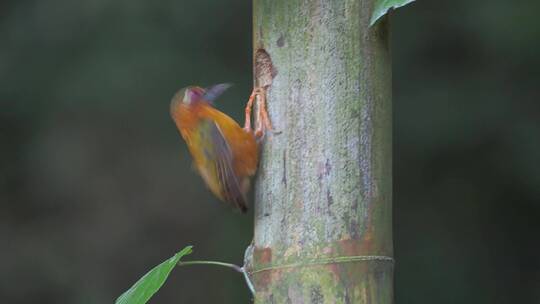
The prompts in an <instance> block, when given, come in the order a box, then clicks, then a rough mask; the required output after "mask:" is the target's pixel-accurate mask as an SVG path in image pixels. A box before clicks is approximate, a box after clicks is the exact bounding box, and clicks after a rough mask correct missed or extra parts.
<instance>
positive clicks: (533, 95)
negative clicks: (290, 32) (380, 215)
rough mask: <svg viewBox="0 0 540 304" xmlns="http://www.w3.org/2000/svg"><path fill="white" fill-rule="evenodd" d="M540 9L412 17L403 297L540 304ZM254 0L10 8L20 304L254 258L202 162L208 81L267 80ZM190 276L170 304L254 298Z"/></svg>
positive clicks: (0, 161) (231, 283)
mask: <svg viewBox="0 0 540 304" xmlns="http://www.w3.org/2000/svg"><path fill="white" fill-rule="evenodd" d="M539 11H540V1H535V0H530V1H525V0H521V1H520V0H514V1H504V0H493V1H487V0H484V1H466V0H459V1H420V2H417V3H415V4H413V5H411V6H409V7H406V8H404V9H401V10H399V11H398V12H396V13H395V14H394V15H393V18H392V28H393V34H392V45H393V56H394V66H393V68H394V189H395V191H394V211H395V212H394V227H395V228H394V231H395V253H396V259H397V265H396V276H395V278H396V280H395V281H396V300H397V303H415V304H417V303H540V262H539V258H538V256H539V248H540V244H539V236H538V233H539V231H540V229H539V228H540V167H539V164H540V103H539V102H540V77H539V71H540V56H539V55H540V19H539V18H538V12H539ZM250 18H251V4H250V1H241V0H234V1H210V0H191V1H178V0H175V1H173V0H161V1H143V0H129V1H128V0H118V1H110V0H81V1H71V0H50V1H44V0H42V1H38V0H28V1H22V0H11V1H5V0H3V1H1V2H0V202H1V204H0V240H1V244H2V245H1V250H0V302H1V303H111V302H113V300H114V299H115V298H116V297H117V296H118V295H119V294H120V293H121V292H122V291H124V290H125V289H126V288H128V287H129V286H130V285H131V284H132V283H133V282H134V281H135V280H136V279H137V278H138V277H140V276H141V275H142V274H143V273H144V272H146V271H147V270H148V269H149V268H151V267H153V266H154V265H156V264H158V263H159V262H160V261H162V260H164V259H165V258H168V257H169V256H171V255H172V254H173V253H174V252H175V251H176V250H178V249H180V248H182V247H183V246H184V245H187V244H193V245H195V253H194V254H193V256H192V258H201V259H203V258H204V259H218V260H223V261H230V262H235V263H241V262H242V256H243V251H244V249H245V247H246V246H247V245H248V244H249V242H250V241H251V235H252V219H251V215H248V216H243V215H240V214H238V213H233V212H231V211H230V210H229V209H228V208H226V207H225V206H224V205H223V204H220V203H218V202H217V201H216V199H214V197H213V196H212V195H211V194H210V193H209V192H208V191H207V190H206V189H205V188H204V186H203V183H202V181H201V179H200V178H199V177H198V176H197V175H196V174H195V173H194V172H193V170H191V168H190V162H191V160H190V158H189V156H188V154H187V150H186V147H185V144H184V143H183V142H182V141H181V140H180V137H179V135H178V134H177V131H176V129H175V127H174V125H173V123H172V121H171V120H170V118H169V114H168V106H169V100H170V98H171V96H172V95H173V94H174V92H175V91H176V90H177V89H179V88H181V87H183V86H186V85H188V84H201V85H209V84H213V83H218V82H233V83H235V84H236V86H235V87H233V88H232V89H231V90H230V92H228V93H226V95H224V97H223V98H222V99H221V100H220V101H219V102H218V103H219V107H220V108H221V109H223V110H225V111H226V112H227V113H230V114H231V115H232V116H233V117H234V118H236V119H238V120H240V119H241V114H242V106H243V102H244V101H245V99H246V97H247V96H248V94H249V93H250V88H251V67H250V65H251V19H250ZM249 298H250V297H249V294H248V291H247V289H246V287H245V285H244V283H243V280H242V277H241V276H240V275H238V274H236V273H234V272H231V271H230V270H227V269H221V268H212V267H205V266H200V267H195V266H194V267H191V268H188V267H186V268H182V269H177V270H176V271H175V272H174V273H173V275H172V278H171V280H170V281H169V282H168V283H167V284H166V285H165V287H164V288H163V289H162V290H161V291H160V292H159V293H158V295H157V297H156V298H155V300H154V301H153V303H248V301H249Z"/></svg>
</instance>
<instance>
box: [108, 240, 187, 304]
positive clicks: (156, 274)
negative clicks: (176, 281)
mask: <svg viewBox="0 0 540 304" xmlns="http://www.w3.org/2000/svg"><path fill="white" fill-rule="evenodd" d="M192 247H193V246H187V247H185V248H184V249H182V250H181V251H180V252H178V253H177V254H175V255H174V256H173V257H171V258H170V259H168V260H166V261H165V262H163V263H161V264H159V265H158V266H156V267H154V268H153V269H152V270H150V271H149V272H148V273H146V274H145V275H144V276H143V277H142V278H140V279H139V280H138V281H137V282H136V283H135V284H134V285H133V286H131V288H130V289H128V290H127V291H126V292H124V293H123V294H122V295H121V296H120V297H118V299H116V302H115V304H144V303H146V302H148V300H150V298H151V297H152V296H153V295H154V294H155V293H156V292H157V291H158V290H159V289H160V288H161V286H163V284H164V283H165V281H166V280H167V278H168V277H169V274H170V273H171V271H172V270H173V268H174V267H175V266H176V264H177V263H178V261H180V259H181V258H182V257H183V256H185V255H188V254H190V253H191V252H192V250H191V249H192Z"/></svg>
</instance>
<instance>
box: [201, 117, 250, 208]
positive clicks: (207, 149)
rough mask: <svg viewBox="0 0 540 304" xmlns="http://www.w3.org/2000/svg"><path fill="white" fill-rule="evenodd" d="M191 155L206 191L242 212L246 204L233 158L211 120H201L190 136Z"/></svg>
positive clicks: (227, 145) (217, 128)
mask: <svg viewBox="0 0 540 304" xmlns="http://www.w3.org/2000/svg"><path fill="white" fill-rule="evenodd" d="M191 146H192V149H191V153H192V155H193V156H194V158H195V164H196V167H197V168H198V170H199V172H200V174H201V176H202V177H203V179H204V181H205V182H206V184H207V185H208V187H209V188H210V190H211V191H212V192H213V193H214V194H215V195H216V196H217V197H219V198H220V199H221V200H223V201H226V202H230V203H232V204H233V205H234V206H235V207H237V208H238V209H240V210H241V211H242V212H246V211H247V204H246V199H245V197H244V194H243V193H242V189H241V188H240V183H239V181H238V178H237V176H236V173H235V170H234V163H233V154H232V151H231V148H230V147H229V144H228V143H227V141H226V140H225V138H224V136H223V134H222V133H221V130H220V129H219V127H218V126H217V125H216V123H215V122H213V121H212V120H208V119H207V120H201V121H199V123H198V127H197V129H196V131H194V132H193V134H192V135H191Z"/></svg>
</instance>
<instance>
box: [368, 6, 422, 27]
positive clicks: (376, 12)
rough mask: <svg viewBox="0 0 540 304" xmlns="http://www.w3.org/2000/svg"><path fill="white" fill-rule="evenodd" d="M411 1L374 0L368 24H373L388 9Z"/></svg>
mask: <svg viewBox="0 0 540 304" xmlns="http://www.w3.org/2000/svg"><path fill="white" fill-rule="evenodd" d="M413 1H414V0H375V6H374V7H373V13H372V14H371V21H370V22H369V25H370V26H372V25H374V24H375V22H377V20H379V18H381V17H382V16H384V15H385V14H386V13H387V12H388V11H389V10H390V9H392V8H393V9H396V8H399V7H402V6H405V5H407V4H409V3H411V2H413Z"/></svg>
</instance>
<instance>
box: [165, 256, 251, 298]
mask: <svg viewBox="0 0 540 304" xmlns="http://www.w3.org/2000/svg"><path fill="white" fill-rule="evenodd" d="M176 265H177V266H188V265H216V266H223V267H227V268H231V269H233V270H234V271H236V272H240V273H241V274H243V275H244V279H245V280H246V284H247V286H248V287H249V290H250V291H251V293H252V295H255V288H254V287H253V283H251V280H250V279H249V275H248V273H247V271H246V270H245V269H244V267H240V266H238V265H235V264H231V263H224V262H217V261H186V262H178V263H177V264H176Z"/></svg>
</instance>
